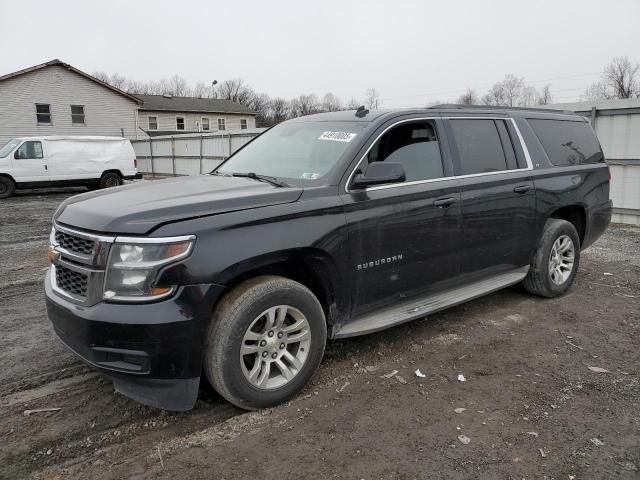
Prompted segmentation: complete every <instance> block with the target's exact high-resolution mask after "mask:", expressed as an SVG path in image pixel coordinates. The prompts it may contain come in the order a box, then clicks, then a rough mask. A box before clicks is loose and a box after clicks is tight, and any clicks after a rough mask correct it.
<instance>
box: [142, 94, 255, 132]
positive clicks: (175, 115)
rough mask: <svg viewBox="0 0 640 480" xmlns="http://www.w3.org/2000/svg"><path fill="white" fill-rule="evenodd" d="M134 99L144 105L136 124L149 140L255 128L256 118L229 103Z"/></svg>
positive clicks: (166, 97) (160, 97) (152, 97)
mask: <svg viewBox="0 0 640 480" xmlns="http://www.w3.org/2000/svg"><path fill="white" fill-rule="evenodd" d="M136 97H138V98H140V99H141V100H142V101H143V105H142V106H141V107H140V109H139V110H138V124H139V126H140V129H141V130H143V131H144V132H145V133H146V134H147V135H149V136H158V135H176V134H181V133H194V132H205V133H207V132H216V131H219V130H250V129H253V128H255V127H256V114H255V113H254V112H252V111H251V109H249V108H247V107H245V106H244V105H240V104H237V103H235V102H232V101H231V100H221V99H216V98H194V97H173V96H171V95H136Z"/></svg>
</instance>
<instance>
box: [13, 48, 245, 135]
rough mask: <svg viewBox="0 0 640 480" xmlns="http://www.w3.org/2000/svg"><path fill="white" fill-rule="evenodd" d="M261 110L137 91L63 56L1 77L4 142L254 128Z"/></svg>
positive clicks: (207, 99)
mask: <svg viewBox="0 0 640 480" xmlns="http://www.w3.org/2000/svg"><path fill="white" fill-rule="evenodd" d="M255 117H256V114H255V113H254V112H252V111H251V110H250V109H249V108H247V107H245V106H243V105H239V104H237V103H235V102H232V101H230V100H220V99H211V98H193V97H172V96H171V95H132V94H129V93H126V92H123V91H122V90H119V89H117V88H115V87H113V86H111V85H109V84H107V83H104V82H102V81H101V80H98V79H97V78H95V77H92V76H91V75H89V74H87V73H84V72H82V71H80V70H78V69H77V68H75V67H72V66H71V65H69V64H67V63H64V62H62V61H60V60H51V61H50V62H46V63H42V64H40V65H36V66H34V67H29V68H25V69H24V70H19V71H17V72H13V73H9V74H6V75H2V76H0V146H2V145H4V144H5V143H6V142H7V141H9V140H10V139H12V138H15V137H26V136H43V135H107V136H123V137H127V138H130V139H132V140H134V139H140V138H148V136H157V135H177V134H182V133H194V132H204V133H207V132H216V131H220V130H224V131H227V130H251V129H254V128H255V126H256V118H255Z"/></svg>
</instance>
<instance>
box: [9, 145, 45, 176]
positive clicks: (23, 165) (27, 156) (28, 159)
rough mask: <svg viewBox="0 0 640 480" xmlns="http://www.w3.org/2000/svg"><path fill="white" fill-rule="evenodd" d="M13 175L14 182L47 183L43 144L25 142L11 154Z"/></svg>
mask: <svg viewBox="0 0 640 480" xmlns="http://www.w3.org/2000/svg"><path fill="white" fill-rule="evenodd" d="M13 174H14V178H15V180H16V182H18V183H24V182H48V181H49V171H48V165H47V159H46V156H45V151H44V148H43V142H41V141H39V140H25V141H24V142H22V145H20V146H19V147H18V148H17V149H16V150H15V152H14V153H13Z"/></svg>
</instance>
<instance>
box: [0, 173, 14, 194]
mask: <svg viewBox="0 0 640 480" xmlns="http://www.w3.org/2000/svg"><path fill="white" fill-rule="evenodd" d="M15 190H16V184H15V183H13V180H11V179H10V178H8V177H0V198H9V197H10V196H11V195H13V192H15Z"/></svg>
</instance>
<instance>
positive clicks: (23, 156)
mask: <svg viewBox="0 0 640 480" xmlns="http://www.w3.org/2000/svg"><path fill="white" fill-rule="evenodd" d="M13 157H14V158H16V159H18V160H29V159H40V158H42V143H40V142H32V141H30V142H24V143H23V144H22V145H20V147H19V148H18V149H17V150H16V153H15V154H14V156H13Z"/></svg>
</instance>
